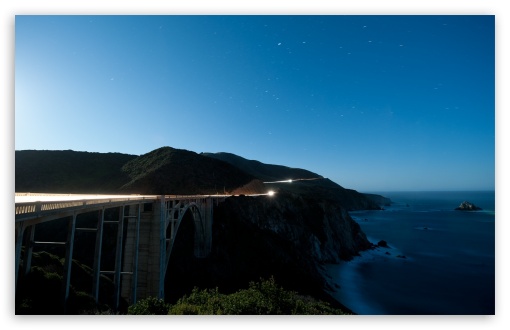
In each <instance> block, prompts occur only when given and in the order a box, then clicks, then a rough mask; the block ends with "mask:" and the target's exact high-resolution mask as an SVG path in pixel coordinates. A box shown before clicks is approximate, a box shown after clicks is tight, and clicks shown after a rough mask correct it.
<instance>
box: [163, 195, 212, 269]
mask: <svg viewBox="0 0 510 330" xmlns="http://www.w3.org/2000/svg"><path fill="white" fill-rule="evenodd" d="M200 209H201V207H200V206H199V205H198V204H197V203H196V202H190V203H187V204H186V205H184V206H183V207H181V208H179V209H178V217H177V219H172V218H170V219H167V228H166V232H167V237H168V236H170V237H169V241H168V244H167V248H166V262H165V274H164V275H166V272H167V270H168V264H169V262H170V256H171V255H172V250H173V247H174V245H175V240H176V238H177V235H178V234H179V229H180V227H181V224H182V222H183V220H184V218H185V216H186V214H191V216H192V217H193V224H194V226H193V227H194V237H193V240H194V253H195V256H196V257H204V252H205V251H204V249H205V244H206V230H205V221H204V220H205V219H204V217H203V216H202V212H201V210H200ZM174 211H175V210H174ZM172 215H174V212H170V217H172ZM172 222H174V223H175V224H173V223H172ZM169 232H170V233H169ZM167 240H168V239H167Z"/></svg>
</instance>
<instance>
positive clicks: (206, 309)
mask: <svg viewBox="0 0 510 330" xmlns="http://www.w3.org/2000/svg"><path fill="white" fill-rule="evenodd" d="M128 314H131V315H165V314H170V315H344V314H345V313H344V312H342V311H341V310H338V309H335V308H333V307H331V306H330V305H329V304H327V303H325V302H321V301H317V300H315V299H313V298H311V297H304V296H301V295H299V294H297V293H296V292H293V291H286V290H284V289H283V288H282V287H280V286H278V285H277V284H276V283H275V281H274V279H273V278H270V279H269V280H260V281H259V282H250V284H249V287H248V289H245V290H240V291H237V292H235V293H232V294H228V295H227V294H222V293H220V292H219V291H218V288H216V289H208V290H207V289H205V290H200V289H198V288H194V289H193V291H192V292H191V294H189V295H186V296H184V297H183V298H181V299H179V300H178V301H177V303H175V304H173V305H170V304H166V303H165V302H164V301H163V300H160V299H156V298H147V299H144V300H141V301H139V302H138V303H137V304H135V305H132V306H130V307H129V308H128Z"/></svg>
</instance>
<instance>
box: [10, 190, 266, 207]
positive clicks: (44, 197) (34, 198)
mask: <svg viewBox="0 0 510 330" xmlns="http://www.w3.org/2000/svg"><path fill="white" fill-rule="evenodd" d="M273 195H274V192H271V191H269V192H267V193H265V194H249V195H245V196H253V197H256V196H273ZM160 196H162V195H136V194H131V195H99V194H52V193H15V196H14V202H15V204H19V203H37V202H43V203H44V202H69V201H90V200H99V199H112V200H115V199H124V200H130V199H133V200H134V199H137V200H139V199H147V200H154V199H158V198H159V197H160ZM163 196H165V198H208V197H217V198H226V197H232V196H239V195H232V194H230V195H229V194H225V195H163Z"/></svg>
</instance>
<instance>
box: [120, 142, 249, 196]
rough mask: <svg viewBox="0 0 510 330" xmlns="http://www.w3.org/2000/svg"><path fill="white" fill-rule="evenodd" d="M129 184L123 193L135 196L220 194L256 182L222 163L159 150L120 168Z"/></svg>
mask: <svg viewBox="0 0 510 330" xmlns="http://www.w3.org/2000/svg"><path fill="white" fill-rule="evenodd" d="M122 171H123V173H125V174H127V175H128V176H129V178H130V181H129V182H127V183H126V184H124V185H123V186H122V187H120V190H121V191H123V192H129V193H138V194H217V193H218V194H223V193H231V192H232V191H233V190H235V189H236V188H239V187H242V186H244V185H247V184H249V183H250V182H251V181H253V180H254V179H255V178H254V177H253V176H251V175H249V174H247V173H246V172H244V171H242V170H241V169H239V168H237V167H235V166H233V165H231V164H228V163H226V162H223V161H221V160H217V159H213V158H210V157H205V156H202V155H200V154H197V153H195V152H191V151H188V150H182V149H174V148H171V147H162V148H159V149H156V150H153V151H151V152H149V153H147V154H145V155H142V156H140V157H137V158H135V159H133V160H131V161H129V162H128V163H127V164H125V165H124V166H123V167H122Z"/></svg>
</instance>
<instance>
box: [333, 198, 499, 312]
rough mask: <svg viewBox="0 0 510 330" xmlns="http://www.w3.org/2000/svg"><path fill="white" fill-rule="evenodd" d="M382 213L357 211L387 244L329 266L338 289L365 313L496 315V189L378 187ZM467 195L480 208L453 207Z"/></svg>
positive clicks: (373, 235) (372, 237)
mask: <svg viewBox="0 0 510 330" xmlns="http://www.w3.org/2000/svg"><path fill="white" fill-rule="evenodd" d="M378 194H381V195H383V196H385V197H389V198H391V200H392V202H393V203H392V205H391V206H387V207H385V210H383V211H357V212H351V213H350V214H351V217H352V218H353V219H354V220H355V221H356V222H358V223H359V224H360V226H361V228H362V230H363V231H364V232H365V234H366V235H367V237H368V239H369V241H370V242H372V243H374V244H377V243H378V242H379V241H380V240H385V241H386V242H387V244H388V248H383V247H378V248H377V249H375V250H370V251H366V252H363V253H362V254H361V256H360V257H355V258H354V260H352V261H348V262H342V263H341V264H339V265H329V266H328V268H327V272H328V274H329V275H330V276H331V277H332V278H333V280H334V282H335V283H337V285H338V286H339V288H337V289H336V291H335V292H332V295H333V296H334V297H335V298H336V299H337V300H339V301H340V302H341V303H343V304H344V305H346V306H347V307H349V308H350V309H351V310H353V312H355V313H357V314H361V315H442V314H444V315H494V314H495V193H494V192H493V191H492V192H398V193H397V192H388V193H384V192H378ZM463 201H468V202H471V203H473V204H475V205H476V206H479V207H481V208H482V209H483V210H482V211H469V212H467V211H455V210H454V209H455V208H456V207H457V206H459V205H460V203H461V202H463Z"/></svg>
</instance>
